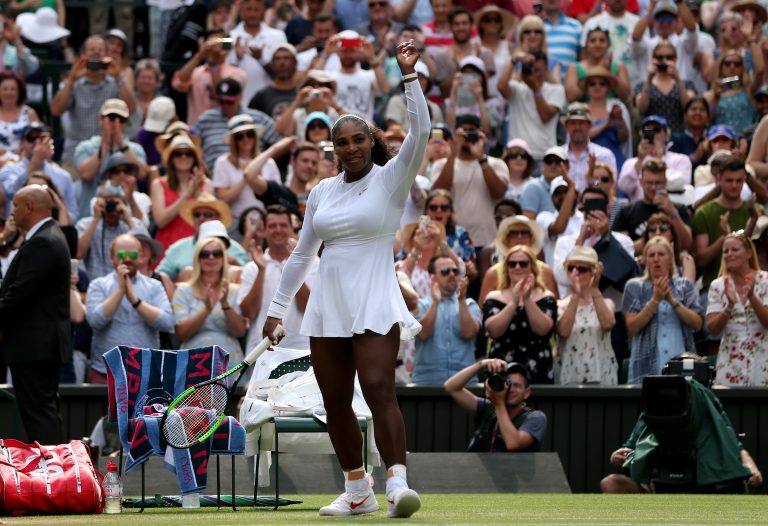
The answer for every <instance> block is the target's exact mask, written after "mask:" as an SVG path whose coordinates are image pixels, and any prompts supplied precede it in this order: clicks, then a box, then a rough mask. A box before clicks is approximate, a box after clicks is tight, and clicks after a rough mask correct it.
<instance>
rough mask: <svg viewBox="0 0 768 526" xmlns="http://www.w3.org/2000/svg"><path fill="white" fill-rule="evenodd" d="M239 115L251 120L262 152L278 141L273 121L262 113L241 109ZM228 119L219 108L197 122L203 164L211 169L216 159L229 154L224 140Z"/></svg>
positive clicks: (202, 116)
mask: <svg viewBox="0 0 768 526" xmlns="http://www.w3.org/2000/svg"><path fill="white" fill-rule="evenodd" d="M240 113H241V114H242V113H246V114H248V115H250V116H251V118H253V122H254V123H255V124H256V126H257V128H259V130H258V135H259V147H260V148H261V151H262V152H263V151H264V150H266V149H267V148H269V147H270V146H272V145H273V144H275V143H276V142H277V141H279V140H280V134H279V133H277V130H276V129H275V121H273V120H272V118H271V117H270V116H269V115H267V114H266V113H264V112H261V111H258V110H252V109H250V108H243V109H241V110H240ZM228 120H229V119H228V118H227V117H226V116H225V115H224V114H223V113H222V112H221V110H220V109H219V108H213V109H210V110H208V111H206V112H204V113H203V114H202V115H200V118H199V119H198V120H197V126H195V127H196V128H197V131H198V133H199V134H200V138H201V139H202V148H203V157H205V164H206V165H208V166H209V167H212V166H213V165H214V164H215V163H216V159H217V158H218V157H219V156H220V155H222V154H224V153H228V152H229V143H228V142H227V141H225V140H224V136H225V135H226V134H227V133H228V132H229V128H228V127H227V121H228Z"/></svg>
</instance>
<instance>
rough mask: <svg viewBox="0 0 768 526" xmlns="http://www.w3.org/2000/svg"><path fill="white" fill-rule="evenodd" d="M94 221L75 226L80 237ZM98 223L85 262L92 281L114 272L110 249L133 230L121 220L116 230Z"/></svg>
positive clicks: (86, 218) (82, 221)
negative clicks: (114, 241)
mask: <svg viewBox="0 0 768 526" xmlns="http://www.w3.org/2000/svg"><path fill="white" fill-rule="evenodd" d="M93 219H94V218H93V216H89V217H84V218H82V219H81V220H80V221H78V222H77V224H75V228H77V235H78V237H80V236H82V235H83V232H85V231H86V229H87V228H88V225H90V224H91V221H93ZM98 221H99V223H98V224H97V225H96V229H95V230H94V231H93V237H91V244H90V246H89V247H88V252H87V253H86V254H85V259H84V261H83V262H84V263H85V270H86V271H87V272H88V277H89V278H91V279H95V278H100V277H102V276H106V275H107V274H109V273H110V272H112V271H113V270H114V267H113V265H112V262H111V261H110V260H109V247H110V245H111V244H112V240H113V239H115V238H116V237H117V236H119V235H121V234H127V233H128V232H129V231H130V230H131V227H130V226H128V223H126V222H125V221H122V220H120V221H119V222H118V223H117V225H115V227H114V228H109V227H107V228H104V220H103V219H101V218H99V219H98ZM107 350H109V349H107Z"/></svg>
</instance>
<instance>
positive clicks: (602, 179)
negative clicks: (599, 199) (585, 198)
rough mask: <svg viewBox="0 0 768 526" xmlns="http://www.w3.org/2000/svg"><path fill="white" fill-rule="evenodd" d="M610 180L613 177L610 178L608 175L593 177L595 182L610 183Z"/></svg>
mask: <svg viewBox="0 0 768 526" xmlns="http://www.w3.org/2000/svg"><path fill="white" fill-rule="evenodd" d="M611 181H613V179H612V178H611V176H610V175H604V176H602V177H597V178H596V179H595V182H596V183H610V182H611Z"/></svg>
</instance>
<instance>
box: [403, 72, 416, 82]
mask: <svg viewBox="0 0 768 526" xmlns="http://www.w3.org/2000/svg"><path fill="white" fill-rule="evenodd" d="M418 77H419V74H418V73H416V72H415V71H414V72H413V73H408V74H407V75H403V77H402V79H401V80H402V81H403V82H405V81H406V80H411V79H415V78H418Z"/></svg>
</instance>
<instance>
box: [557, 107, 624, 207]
mask: <svg viewBox="0 0 768 526" xmlns="http://www.w3.org/2000/svg"><path fill="white" fill-rule="evenodd" d="M564 120H565V131H567V132H568V142H567V143H566V144H565V146H563V148H564V149H565V151H566V152H567V153H568V167H569V169H568V175H569V176H570V177H571V179H573V182H574V183H576V191H577V192H579V193H581V192H582V191H583V190H584V189H585V188H586V187H587V185H588V184H589V181H587V170H588V167H589V158H590V157H594V159H595V161H596V162H603V163H605V164H607V165H608V166H610V168H611V170H612V171H613V173H616V157H614V155H613V152H611V150H609V149H608V148H606V147H604V146H600V145H599V144H595V143H593V142H592V141H590V140H589V130H590V128H591V127H592V115H591V114H590V113H589V106H587V105H586V104H584V103H583V102H572V103H571V104H569V105H568V111H567V113H566V114H565V119H564Z"/></svg>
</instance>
